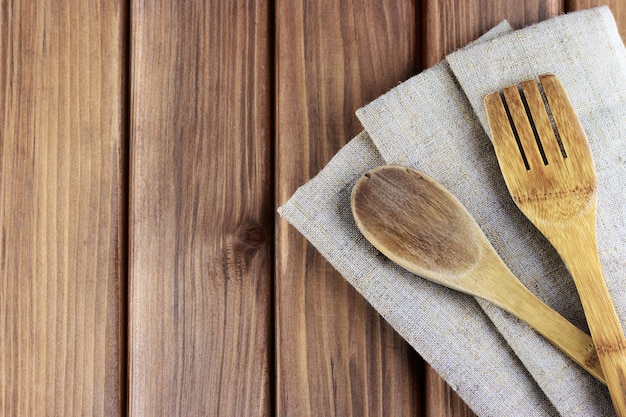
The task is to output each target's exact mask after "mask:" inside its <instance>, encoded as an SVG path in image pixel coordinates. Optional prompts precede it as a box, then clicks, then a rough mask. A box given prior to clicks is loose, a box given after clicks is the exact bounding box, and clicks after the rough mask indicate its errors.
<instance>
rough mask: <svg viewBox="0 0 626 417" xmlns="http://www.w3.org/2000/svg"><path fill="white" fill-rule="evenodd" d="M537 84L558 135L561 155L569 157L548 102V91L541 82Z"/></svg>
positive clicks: (557, 139)
mask: <svg viewBox="0 0 626 417" xmlns="http://www.w3.org/2000/svg"><path fill="white" fill-rule="evenodd" d="M537 85H538V87H539V92H540V93H541V99H542V100H543V105H544V107H545V109H546V113H547V114H548V120H550V124H551V125H552V130H553V131H554V136H555V137H556V141H557V143H558V144H559V149H560V150H561V155H562V156H563V158H567V152H566V150H565V145H564V144H563V140H562V139H561V134H560V133H559V129H558V128H557V126H556V121H555V120H554V114H553V113H552V109H551V108H550V104H549V103H548V97H547V95H546V91H545V89H544V88H543V85H542V84H541V83H540V82H539V83H537Z"/></svg>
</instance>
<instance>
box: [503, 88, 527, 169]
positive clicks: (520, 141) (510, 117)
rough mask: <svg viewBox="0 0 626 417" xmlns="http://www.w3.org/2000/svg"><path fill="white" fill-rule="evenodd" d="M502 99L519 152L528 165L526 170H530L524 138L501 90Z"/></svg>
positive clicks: (525, 165) (525, 164)
mask: <svg viewBox="0 0 626 417" xmlns="http://www.w3.org/2000/svg"><path fill="white" fill-rule="evenodd" d="M500 99H501V100H502V105H503V106H504V111H505V112H506V117H507V118H508V119H509V125H510V126H511V130H512V131H513V136H515V142H516V143H517V148H518V149H519V153H520V155H521V156H522V161H523V162H524V167H526V171H529V170H530V164H529V163H528V158H527V157H526V152H524V147H523V146H522V140H521V139H520V136H519V133H518V132H517V128H516V127H515V122H514V121H513V116H511V109H509V105H508V103H507V101H506V97H504V93H503V92H502V91H500Z"/></svg>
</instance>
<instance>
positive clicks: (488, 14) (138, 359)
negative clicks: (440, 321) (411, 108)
mask: <svg viewBox="0 0 626 417" xmlns="http://www.w3.org/2000/svg"><path fill="white" fill-rule="evenodd" d="M605 3H607V4H609V5H610V6H611V8H612V10H613V13H614V14H615V16H616V18H617V21H618V25H619V26H620V28H625V29H626V8H624V6H623V5H621V4H620V2H619V1H618V0H612V1H609V2H600V1H588V0H570V1H556V0H533V1H525V2H521V1H519V0H515V1H513V0H506V1H495V0H489V1H486V0H471V1H461V0H423V1H419V2H415V1H409V0H401V1H395V0H394V1H392V0H384V1H382V2H380V1H373V0H350V1H345V2H343V1H342V2H325V1H321V0H314V1H304V0H297V1H288V0H276V1H274V2H271V1H265V2H260V1H243V0H232V1H219V0H209V1H206V2H192V1H188V0H185V1H182V2H165V1H142V0H126V1H122V0H115V1H106V2H105V1H97V2H77V1H75V0H53V1H49V2H27V1H24V0H8V1H5V2H3V5H2V15H1V16H0V24H1V25H0V40H1V42H0V44H1V45H2V46H0V63H1V65H2V67H1V69H0V86H1V87H2V97H3V100H2V101H0V110H1V112H0V119H1V120H2V123H1V124H0V126H1V130H0V132H1V133H0V134H1V137H0V180H1V183H0V185H1V187H0V201H1V202H2V206H1V207H0V225H1V226H2V229H1V230H2V235H1V239H0V415H7V416H17V415H19V416H22V415H50V416H71V415H77V416H78V415H81V416H83V415H107V416H119V415H125V414H130V415H133V416H138V415H176V414H180V415H233V416H235V415H237V416H238V415H275V414H276V415H285V416H287V415H289V416H290V415H297V416H302V415H304V416H306V415H329V416H332V415H337V416H343V415H364V416H366V415H367V416H372V415H402V416H407V415H416V416H419V415H423V416H429V417H434V416H443V417H452V416H471V415H473V414H472V413H471V411H470V410H469V409H468V408H467V407H466V406H465V405H464V404H463V402H462V401H461V400H460V399H459V398H458V397H457V396H456V394H454V392H452V391H451V390H450V389H449V388H448V387H447V385H446V384H445V382H443V381H442V380H441V379H440V378H439V377H438V376H437V375H436V374H435V373H434V372H433V371H432V369H430V368H428V367H427V366H426V367H424V364H423V363H422V361H421V359H420V358H419V356H418V355H417V354H416V353H415V352H414V351H413V350H412V349H411V348H410V347H409V346H408V345H407V344H406V343H405V342H404V341H402V339H401V338H400V337H399V336H398V335H397V334H396V333H395V332H394V331H393V330H392V329H391V328H390V327H389V326H388V325H387V324H386V323H385V322H384V320H382V319H381V318H380V317H379V316H378V315H377V314H376V312H375V311H374V310H373V309H372V308H371V307H370V306H369V305H368V304H367V303H366V302H365V301H364V300H363V299H362V298H361V297H360V296H359V295H358V294H356V292H355V291H354V290H353V289H352V288H351V287H350V286H349V285H347V284H346V283H345V282H344V281H343V278H342V277H341V276H340V275H339V274H338V273H337V272H336V271H334V270H333V269H332V267H331V266H330V265H329V264H328V263H327V262H326V261H325V260H323V259H322V257H321V256H320V255H319V254H318V253H317V251H316V250H315V249H313V248H312V247H311V246H310V245H308V244H307V243H306V241H305V239H304V238H303V237H302V236H301V235H299V234H298V233H297V232H296V231H295V230H294V229H293V228H292V227H291V226H288V225H287V224H286V223H285V222H284V221H283V220H281V219H278V218H277V217H275V208H276V206H277V205H279V204H282V203H283V202H285V201H286V199H287V198H288V197H289V196H290V195H291V194H292V193H293V191H295V189H296V188H297V187H298V186H299V185H302V184H303V183H304V182H306V180H307V179H309V178H311V177H313V176H314V175H315V174H316V173H317V172H319V170H321V169H322V168H323V167H324V166H325V164H326V163H327V162H328V161H329V159H330V158H331V157H332V156H333V155H334V154H335V153H336V152H337V151H338V150H339V149H340V148H341V146H342V145H344V144H345V143H346V142H347V141H348V140H349V139H350V138H351V137H352V136H354V135H355V134H356V133H358V132H359V131H360V130H361V126H360V125H359V123H358V121H357V119H356V117H355V116H354V111H355V110H356V109H357V108H358V107H360V106H362V105H363V104H365V103H367V102H369V101H371V100H373V99H374V98H376V97H377V96H378V95H380V94H382V93H384V92H385V91H387V90H388V89H390V88H392V87H393V86H394V85H396V84H397V83H398V82H401V81H404V80H406V79H407V78H409V77H410V76H411V75H414V74H416V73H417V72H418V71H420V70H421V69H422V68H425V67H428V66H430V65H433V64H435V63H437V62H439V61H440V60H441V59H442V58H443V57H444V56H445V54H447V53H449V52H451V51H452V50H454V49H455V48H457V47H460V46H463V45H464V44H466V43H467V42H469V41H471V40H473V39H475V38H476V37H478V36H479V35H480V34H482V33H483V32H485V31H486V30H487V29H489V28H490V27H491V26H493V25H494V24H496V23H498V22H499V21H500V20H502V19H504V18H506V19H508V20H509V21H510V22H511V23H512V24H513V26H514V27H516V28H517V27H521V26H523V25H525V24H529V23H533V22H536V21H539V20H542V19H546V18H548V17H550V16H554V15H555V14H558V13H560V12H561V11H564V10H565V11H567V10H578V9H583V8H588V7H591V6H596V5H599V4H605ZM624 32H625V31H624V30H622V33H624ZM128 141H130V142H131V143H130V144H128ZM127 165H130V168H129V170H130V173H128V172H127V171H128V169H127V168H126V166H127ZM127 196H128V197H127ZM127 264H128V267H127ZM127 269H128V270H127ZM127 306H128V313H127V312H126V308H127ZM127 327H128V340H127V339H126V331H127V330H126V328H127ZM127 353H128V359H126V355H127ZM126 406H128V409H126V408H127V407H126Z"/></svg>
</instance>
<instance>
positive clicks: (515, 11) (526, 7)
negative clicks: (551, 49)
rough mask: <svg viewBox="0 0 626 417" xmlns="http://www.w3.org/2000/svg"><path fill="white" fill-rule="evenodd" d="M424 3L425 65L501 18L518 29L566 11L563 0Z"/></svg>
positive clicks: (431, 0)
mask: <svg viewBox="0 0 626 417" xmlns="http://www.w3.org/2000/svg"><path fill="white" fill-rule="evenodd" d="M421 4H422V8H423V9H422V10H423V11H422V13H423V25H422V29H423V36H422V39H423V42H424V45H423V51H424V58H423V59H424V65H425V66H426V67H430V66H432V65H435V64H436V63H438V62H439V61H441V60H442V59H443V58H444V57H445V56H446V55H447V54H449V53H451V52H453V51H454V50H455V49H458V48H460V47H463V46H465V45H467V44H468V43H470V42H472V41H473V40H475V39H477V38H478V37H479V36H480V35H482V34H483V33H485V32H487V31H488V30H489V29H491V28H492V27H493V26H495V25H497V24H498V23H500V22H501V21H502V20H507V21H508V22H509V23H510V24H511V26H513V28H514V29H519V28H521V27H523V26H526V25H529V24H532V23H536V22H539V21H541V20H545V19H548V18H550V17H553V16H557V15H558V14H560V13H562V12H563V1H562V0H530V1H515V0H506V1H500V0H468V1H462V0H426V1H423V2H421Z"/></svg>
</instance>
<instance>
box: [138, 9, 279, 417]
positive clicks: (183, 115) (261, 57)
mask: <svg viewBox="0 0 626 417" xmlns="http://www.w3.org/2000/svg"><path fill="white" fill-rule="evenodd" d="M268 6H269V4H268V2H266V1H249V0H237V1H220V0H212V1H206V2H191V1H182V2H170V1H145V2H144V1H141V0H136V1H133V3H132V8H131V28H132V41H131V42H132V43H131V48H132V57H131V62H132V77H131V91H132V99H131V100H132V102H131V173H130V187H131V188H130V190H131V191H130V220H129V222H130V223H129V234H130V260H129V263H130V264H129V275H130V289H129V292H130V293H129V298H130V313H129V314H130V329H129V338H130V347H129V349H130V359H129V362H130V363H129V367H130V369H129V373H130V382H129V384H130V387H129V396H130V397H129V408H130V410H129V414H130V415H131V416H143V415H150V416H157V415H164V416H173V415H190V416H196V415H232V416H235V415H237V416H239V415H241V416H258V415H270V413H271V403H272V393H271V390H270V363H271V362H272V361H271V355H272V349H271V345H272V338H271V335H272V245H273V240H272V230H273V212H274V209H273V197H272V170H271V169H272V164H271V153H270V149H271V132H272V129H271V126H272V119H271V118H272V106H271V88H270V87H271V75H272V74H271V68H272V65H271V62H270V53H269V49H270V43H269V42H270V39H269V21H270V20H269V13H270V12H269V11H268V10H269V7H268Z"/></svg>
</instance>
